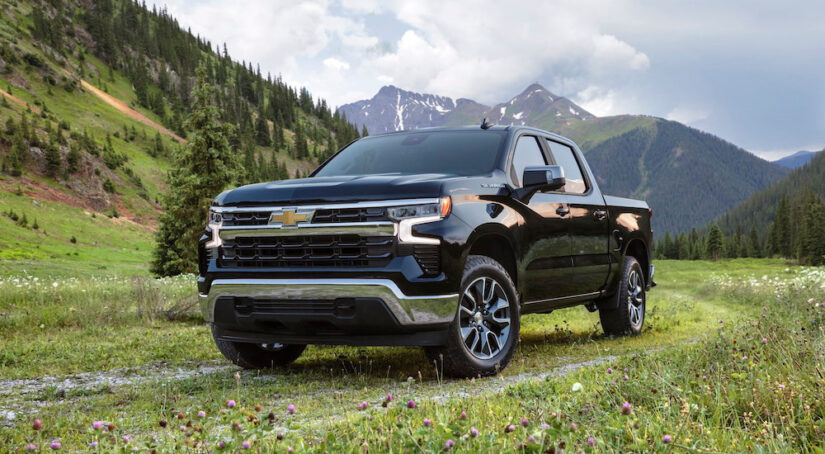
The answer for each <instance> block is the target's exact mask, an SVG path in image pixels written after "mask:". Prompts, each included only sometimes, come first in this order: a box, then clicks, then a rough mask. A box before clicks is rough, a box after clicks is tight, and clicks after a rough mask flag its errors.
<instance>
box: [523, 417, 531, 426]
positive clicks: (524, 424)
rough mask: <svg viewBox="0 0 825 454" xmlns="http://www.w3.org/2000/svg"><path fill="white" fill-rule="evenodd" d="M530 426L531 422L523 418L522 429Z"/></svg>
mask: <svg viewBox="0 0 825 454" xmlns="http://www.w3.org/2000/svg"><path fill="white" fill-rule="evenodd" d="M529 425H530V421H528V420H527V418H521V426H522V427H527V426H529Z"/></svg>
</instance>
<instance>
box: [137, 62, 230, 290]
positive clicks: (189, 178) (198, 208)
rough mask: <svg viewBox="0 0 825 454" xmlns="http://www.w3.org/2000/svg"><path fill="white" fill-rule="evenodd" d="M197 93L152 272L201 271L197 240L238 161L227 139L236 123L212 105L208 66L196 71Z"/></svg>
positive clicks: (171, 180)
mask: <svg viewBox="0 0 825 454" xmlns="http://www.w3.org/2000/svg"><path fill="white" fill-rule="evenodd" d="M197 76H198V83H197V87H196V88H195V90H194V91H193V93H192V97H193V98H194V110H193V111H192V114H191V116H190V117H189V119H188V120H187V123H186V126H187V128H188V129H189V130H190V132H191V134H190V139H191V140H190V142H189V143H188V144H187V145H186V146H185V147H184V148H182V149H181V150H180V152H179V153H177V154H176V156H175V163H174V167H173V168H172V170H171V171H170V172H169V176H168V187H169V188H170V190H169V192H168V193H167V194H166V196H165V197H164V203H163V205H164V209H165V211H164V213H163V215H162V216H161V219H160V228H159V229H158V233H157V238H156V242H157V244H156V246H155V250H154V257H153V261H152V267H151V271H152V272H153V273H154V274H156V275H159V276H170V275H175V274H180V273H185V272H194V271H195V270H196V269H197V241H198V238H199V237H200V236H201V234H202V231H203V223H204V219H206V215H207V211H208V209H209V204H210V202H211V200H212V199H213V198H214V197H215V196H217V195H218V194H219V193H220V192H221V191H222V190H223V189H224V188H225V187H226V185H227V184H228V183H230V182H232V181H234V180H235V177H236V175H237V169H238V163H237V158H236V157H235V154H234V153H233V151H232V150H231V149H230V146H229V140H228V137H229V136H230V135H231V134H232V127H231V126H230V125H227V124H222V123H220V121H219V112H218V109H217V108H216V107H215V106H214V105H213V96H214V94H215V91H216V90H215V88H214V87H213V86H212V85H210V84H209V83H208V82H207V80H206V68H205V66H204V65H201V66H200V67H199V68H198V71H197Z"/></svg>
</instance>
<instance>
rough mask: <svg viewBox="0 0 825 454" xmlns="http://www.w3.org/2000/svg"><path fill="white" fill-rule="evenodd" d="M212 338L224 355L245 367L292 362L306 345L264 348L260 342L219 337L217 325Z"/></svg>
mask: <svg viewBox="0 0 825 454" xmlns="http://www.w3.org/2000/svg"><path fill="white" fill-rule="evenodd" d="M212 339H214V340H215V345H217V346H218V350H220V351H221V353H222V354H223V356H224V357H225V358H226V359H228V360H229V361H232V362H233V363H234V364H235V365H237V366H240V367H242V368H244V369H271V368H275V367H278V366H285V365H287V364H290V363H292V362H293V361H295V360H296V359H298V357H299V356H301V353H303V352H304V349H305V348H307V346H306V345H294V344H292V345H283V346H282V347H279V348H277V349H274V348H273V349H270V348H264V347H263V346H261V345H259V344H248V343H244V342H232V341H225V340H221V339H218V338H217V337H216V336H215V327H214V326H212Z"/></svg>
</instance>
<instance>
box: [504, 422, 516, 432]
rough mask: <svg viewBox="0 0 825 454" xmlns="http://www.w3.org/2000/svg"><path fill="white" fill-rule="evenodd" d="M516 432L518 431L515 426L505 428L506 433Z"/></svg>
mask: <svg viewBox="0 0 825 454" xmlns="http://www.w3.org/2000/svg"><path fill="white" fill-rule="evenodd" d="M514 430H516V426H514V425H512V424H510V425H509V426H507V427H505V428H504V433H510V432H512V431H514Z"/></svg>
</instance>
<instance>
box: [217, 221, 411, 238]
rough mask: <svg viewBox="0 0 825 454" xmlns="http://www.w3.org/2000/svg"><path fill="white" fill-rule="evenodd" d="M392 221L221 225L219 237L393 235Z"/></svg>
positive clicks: (394, 225)
mask: <svg viewBox="0 0 825 454" xmlns="http://www.w3.org/2000/svg"><path fill="white" fill-rule="evenodd" d="M396 229H397V227H396V224H395V223H393V222H372V223H368V222H351V223H346V222H340V223H330V224H298V225H297V226H295V227H284V226H282V225H239V226H225V227H221V228H220V230H219V234H220V237H221V239H225V240H230V239H233V238H236V237H250V236H292V235H334V234H342V235H344V234H353V235H367V236H395V235H396Z"/></svg>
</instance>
